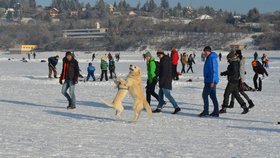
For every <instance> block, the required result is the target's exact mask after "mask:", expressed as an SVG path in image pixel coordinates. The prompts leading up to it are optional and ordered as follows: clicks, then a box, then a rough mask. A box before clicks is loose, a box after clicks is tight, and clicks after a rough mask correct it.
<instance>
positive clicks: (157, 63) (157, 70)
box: [155, 61, 160, 77]
mask: <svg viewBox="0 0 280 158" xmlns="http://www.w3.org/2000/svg"><path fill="white" fill-rule="evenodd" d="M155 63H156V72H155V74H156V77H158V76H159V67H160V66H159V65H160V64H159V62H158V61H155Z"/></svg>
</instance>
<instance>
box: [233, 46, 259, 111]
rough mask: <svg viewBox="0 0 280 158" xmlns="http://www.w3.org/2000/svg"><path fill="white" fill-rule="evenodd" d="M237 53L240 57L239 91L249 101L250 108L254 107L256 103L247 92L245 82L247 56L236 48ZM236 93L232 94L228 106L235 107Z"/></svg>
mask: <svg viewBox="0 0 280 158" xmlns="http://www.w3.org/2000/svg"><path fill="white" fill-rule="evenodd" d="M235 55H236V57H237V58H239V59H240V86H239V92H240V94H241V95H242V96H243V97H244V98H245V99H246V100H247V101H248V104H249V109H251V108H253V107H254V106H255V105H254V103H253V101H252V100H251V99H250V97H249V96H248V95H247V94H246V93H245V89H248V88H247V86H246V83H245V74H246V70H245V57H243V56H242V52H241V50H236V52H235ZM234 100H235V97H234V95H231V101H230V105H229V107H228V108H233V107H234Z"/></svg>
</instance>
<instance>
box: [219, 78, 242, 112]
mask: <svg viewBox="0 0 280 158" xmlns="http://www.w3.org/2000/svg"><path fill="white" fill-rule="evenodd" d="M231 94H232V95H233V96H234V97H235V98H236V100H237V101H238V103H239V104H240V105H241V107H242V108H245V107H246V103H245V102H244V100H243V99H242V98H241V96H240V94H239V83H228V84H227V87H226V90H225V93H224V101H223V105H222V107H227V106H228V103H229V96H230V95H231Z"/></svg>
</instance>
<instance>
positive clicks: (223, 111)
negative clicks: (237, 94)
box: [219, 107, 227, 114]
mask: <svg viewBox="0 0 280 158" xmlns="http://www.w3.org/2000/svg"><path fill="white" fill-rule="evenodd" d="M225 113H227V108H225V107H222V109H221V110H220V111H219V114H225Z"/></svg>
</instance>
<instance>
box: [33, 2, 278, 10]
mask: <svg viewBox="0 0 280 158" xmlns="http://www.w3.org/2000/svg"><path fill="white" fill-rule="evenodd" d="M96 1H97V0H80V2H85V3H87V2H90V3H91V4H95V3H96ZM105 1H106V2H107V3H111V4H113V3H114V2H115V1H117V2H118V1H119V0H105ZM126 1H127V2H129V3H130V4H131V5H136V3H137V2H138V0H126ZM155 1H156V2H157V3H158V4H159V3H160V0H155ZM140 2H141V4H143V3H145V2H146V0H140ZM178 2H180V3H181V4H182V5H189V4H192V6H193V7H195V8H198V7H200V6H211V7H213V8H215V9H220V8H221V9H223V10H227V11H232V12H234V11H236V12H237V13H247V12H248V11H249V9H252V8H254V7H256V8H258V10H259V11H260V12H262V13H269V12H274V11H276V10H280V0H169V3H170V5H172V6H174V5H176V4H177V3H178ZM37 3H38V4H40V5H44V6H46V5H50V3H51V0H37Z"/></svg>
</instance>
